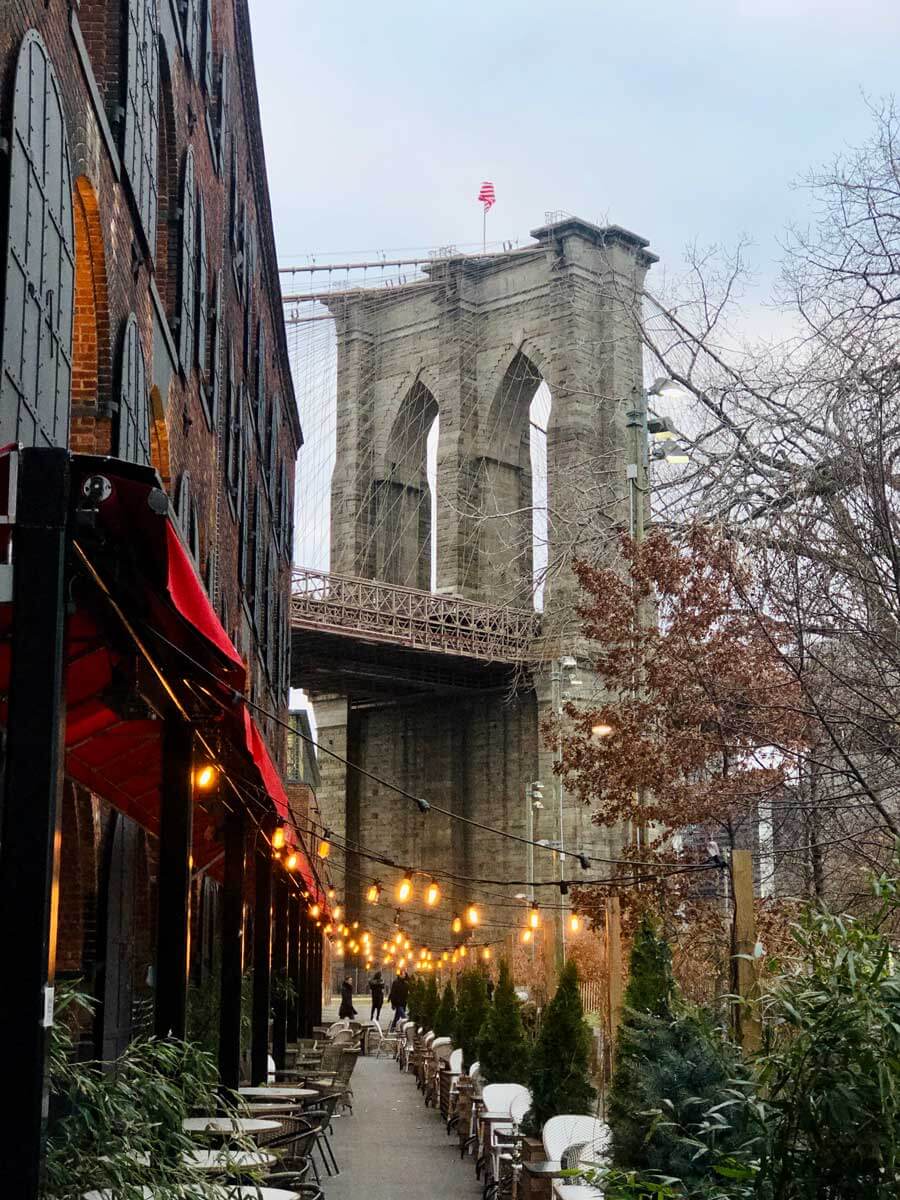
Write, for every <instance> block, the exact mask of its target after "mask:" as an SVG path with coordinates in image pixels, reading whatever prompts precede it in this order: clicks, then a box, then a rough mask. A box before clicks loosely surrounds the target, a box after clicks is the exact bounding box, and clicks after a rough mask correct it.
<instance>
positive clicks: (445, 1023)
mask: <svg viewBox="0 0 900 1200" xmlns="http://www.w3.org/2000/svg"><path fill="white" fill-rule="evenodd" d="M455 1025H456V997H455V996H454V995H453V984H452V983H451V982H450V981H449V980H448V981H447V985H446V987H445V988H444V994H443V995H442V996H441V1002H440V1004H439V1005H438V1010H437V1013H436V1014H435V1018H434V1032H435V1033H436V1034H437V1036H438V1037H449V1038H452V1037H453V1029H454V1026H455Z"/></svg>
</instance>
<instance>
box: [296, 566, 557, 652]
mask: <svg viewBox="0 0 900 1200" xmlns="http://www.w3.org/2000/svg"><path fill="white" fill-rule="evenodd" d="M291 623H292V625H293V628H294V629H295V630H310V631H313V632H316V633H328V634H343V635H346V636H347V637H350V638H354V639H361V640H363V641H370V642H385V643H389V644H390V645H393V646H398V647H406V648H408V649H410V650H424V651H429V652H431V653H437V654H447V655H457V656H462V657H465V658H469V659H477V660H479V661H481V662H489V663H508V664H511V665H518V664H524V663H527V662H530V661H533V660H534V659H535V658H536V657H538V656H537V655H536V654H535V646H536V643H537V642H538V640H539V638H540V634H541V618H540V615H539V614H538V613H535V612H525V611H523V610H521V609H515V608H510V607H507V606H505V605H492V604H482V603H479V602H477V601H474V600H466V599H465V598H463V597H459V596H442V595H437V594H435V593H433V592H425V591H420V590H419V589H417V588H409V587H400V586H398V585H397V584H391V583H380V582H378V581H375V580H371V579H357V578H355V577H353V576H349V575H331V574H328V573H327V572H324V571H310V570H305V569H303V568H295V569H294V573H293V594H292V597H291Z"/></svg>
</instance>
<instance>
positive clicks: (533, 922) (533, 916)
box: [528, 904, 541, 929]
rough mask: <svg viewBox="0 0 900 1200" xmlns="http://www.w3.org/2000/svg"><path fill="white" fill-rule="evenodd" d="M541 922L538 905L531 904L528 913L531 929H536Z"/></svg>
mask: <svg viewBox="0 0 900 1200" xmlns="http://www.w3.org/2000/svg"><path fill="white" fill-rule="evenodd" d="M540 923H541V914H540V913H539V912H538V906H537V905H536V904H532V906H531V912H530V913H529V914H528V924H529V926H530V927H531V928H532V929H537V927H538V926H539V925H540Z"/></svg>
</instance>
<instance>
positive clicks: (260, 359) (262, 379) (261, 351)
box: [256, 317, 271, 471]
mask: <svg viewBox="0 0 900 1200" xmlns="http://www.w3.org/2000/svg"><path fill="white" fill-rule="evenodd" d="M267 405H268V396H267V394H266V327H265V325H264V324H263V322H262V318H261V317H260V319H259V320H258V321H257V323H256V436H257V441H258V443H259V452H260V453H259V466H260V470H262V471H265V470H266V461H267V454H266V447H267V446H268V437H269V428H270V425H271V421H270V418H269V413H268V410H267Z"/></svg>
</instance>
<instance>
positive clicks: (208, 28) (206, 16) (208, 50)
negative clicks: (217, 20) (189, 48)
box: [203, 0, 213, 96]
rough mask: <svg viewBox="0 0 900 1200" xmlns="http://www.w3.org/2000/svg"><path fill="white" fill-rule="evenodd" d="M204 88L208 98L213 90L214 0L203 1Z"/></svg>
mask: <svg viewBox="0 0 900 1200" xmlns="http://www.w3.org/2000/svg"><path fill="white" fill-rule="evenodd" d="M203 88H204V91H205V92H206V94H207V96H211V95H212V90H213V33H212V0H203Z"/></svg>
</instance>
